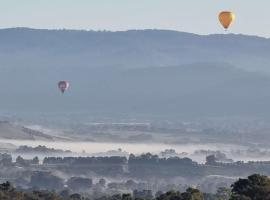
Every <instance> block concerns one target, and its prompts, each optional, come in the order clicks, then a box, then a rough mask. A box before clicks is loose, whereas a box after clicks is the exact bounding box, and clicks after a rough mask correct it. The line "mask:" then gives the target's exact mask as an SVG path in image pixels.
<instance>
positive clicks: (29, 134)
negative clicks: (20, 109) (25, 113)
mask: <svg viewBox="0 0 270 200" xmlns="http://www.w3.org/2000/svg"><path fill="white" fill-rule="evenodd" d="M0 139H11V140H13V139H14V140H49V141H50V140H51V141H52V140H53V137H51V136H49V135H46V134H43V133H42V132H39V131H36V130H32V129H29V128H25V127H23V126H19V125H14V124H12V123H9V122H6V121H0Z"/></svg>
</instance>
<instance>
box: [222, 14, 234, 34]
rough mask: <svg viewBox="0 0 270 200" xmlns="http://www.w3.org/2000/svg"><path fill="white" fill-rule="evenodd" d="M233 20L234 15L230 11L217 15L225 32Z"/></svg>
mask: <svg viewBox="0 0 270 200" xmlns="http://www.w3.org/2000/svg"><path fill="white" fill-rule="evenodd" d="M234 20H235V14H234V13H233V12H230V11H223V12H221V13H219V21H220V23H221V25H222V26H223V27H224V28H225V30H227V29H228V28H229V27H230V25H231V24H232V23H233V21H234Z"/></svg>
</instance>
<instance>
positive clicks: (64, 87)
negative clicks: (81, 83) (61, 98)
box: [58, 81, 69, 93]
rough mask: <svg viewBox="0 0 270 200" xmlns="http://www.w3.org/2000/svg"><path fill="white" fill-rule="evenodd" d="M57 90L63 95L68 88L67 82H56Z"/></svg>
mask: <svg viewBox="0 0 270 200" xmlns="http://www.w3.org/2000/svg"><path fill="white" fill-rule="evenodd" d="M58 88H59V90H60V91H61V92H62V93H64V92H65V91H66V90H67V89H68V88H69V82H67V81H59V82H58Z"/></svg>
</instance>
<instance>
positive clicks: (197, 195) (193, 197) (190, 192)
mask: <svg viewBox="0 0 270 200" xmlns="http://www.w3.org/2000/svg"><path fill="white" fill-rule="evenodd" d="M181 200H203V194H202V193H201V192H200V190H198V189H194V188H188V189H187V190H186V192H184V193H182V194H181Z"/></svg>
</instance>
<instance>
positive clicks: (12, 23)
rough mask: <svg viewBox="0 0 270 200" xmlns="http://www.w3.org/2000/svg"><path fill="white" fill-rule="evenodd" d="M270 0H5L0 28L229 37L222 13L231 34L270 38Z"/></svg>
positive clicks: (0, 11) (1, 5)
mask: <svg viewBox="0 0 270 200" xmlns="http://www.w3.org/2000/svg"><path fill="white" fill-rule="evenodd" d="M269 8H270V1H269V0H258V1H255V0H0V28H11V27H29V28H41V29H63V28H65V29H84V30H111V31H119V30H129V29H169V30H177V31H184V32H192V33H197V34H214V33H224V30H223V28H222V27H221V25H220V24H219V22H218V18H217V16H218V13H219V12H220V11H223V10H229V11H233V12H234V13H235V14H236V21H235V23H234V24H233V26H232V27H231V29H230V30H229V32H231V33H241V34H248V35H259V36H264V37H270V12H269Z"/></svg>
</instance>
